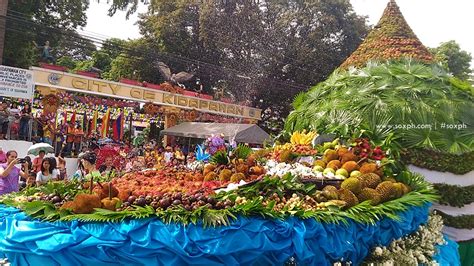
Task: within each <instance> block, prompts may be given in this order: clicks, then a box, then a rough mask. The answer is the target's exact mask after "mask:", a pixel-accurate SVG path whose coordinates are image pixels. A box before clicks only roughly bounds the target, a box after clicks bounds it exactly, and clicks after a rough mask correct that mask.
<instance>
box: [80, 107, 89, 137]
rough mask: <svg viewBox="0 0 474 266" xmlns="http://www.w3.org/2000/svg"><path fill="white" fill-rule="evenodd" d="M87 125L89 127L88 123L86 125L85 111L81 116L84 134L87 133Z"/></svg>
mask: <svg viewBox="0 0 474 266" xmlns="http://www.w3.org/2000/svg"><path fill="white" fill-rule="evenodd" d="M88 125H89V123H87V113H86V111H84V114H83V115H82V130H83V131H84V133H87V132H89V131H88V130H87V126H88Z"/></svg>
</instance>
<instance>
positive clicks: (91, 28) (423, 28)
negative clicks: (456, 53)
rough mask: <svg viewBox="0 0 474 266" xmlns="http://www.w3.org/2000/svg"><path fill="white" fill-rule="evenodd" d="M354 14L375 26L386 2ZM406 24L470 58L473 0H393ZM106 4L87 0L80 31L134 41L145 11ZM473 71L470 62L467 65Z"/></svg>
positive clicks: (362, 2) (371, 2)
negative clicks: (457, 47) (109, 11)
mask: <svg viewBox="0 0 474 266" xmlns="http://www.w3.org/2000/svg"><path fill="white" fill-rule="evenodd" d="M350 2H351V3H352V5H353V7H354V10H355V12H356V13H357V14H359V15H363V16H367V18H368V23H369V24H370V25H375V24H376V23H377V22H378V20H379V19H380V16H381V15H382V13H383V10H384V9H385V6H386V5H387V3H388V0H350ZM397 4H398V6H399V7H400V10H401V12H402V13H403V15H404V17H405V19H406V20H407V22H408V24H409V25H410V26H411V28H412V29H413V31H414V32H415V34H416V35H417V36H418V38H419V39H420V40H421V42H422V43H423V44H425V46H428V47H436V46H438V45H439V44H440V43H442V42H446V41H449V40H455V41H456V42H457V43H458V44H459V45H460V46H461V49H463V50H465V51H468V52H469V53H471V55H472V56H473V57H474V36H473V35H472V29H471V30H469V28H471V27H473V26H474V13H473V10H474V0H397ZM107 9H108V4H107V3H106V1H101V2H100V3H97V1H91V3H90V6H89V9H88V11H87V18H88V19H87V26H86V27H85V28H84V32H85V33H86V34H88V35H93V36H95V37H99V38H102V39H104V38H109V37H115V38H121V39H128V38H131V39H135V38H138V37H140V33H139V30H138V26H137V25H136V23H135V22H136V21H137V18H138V13H140V12H146V10H147V8H146V6H144V5H140V6H139V8H138V12H137V13H135V14H133V15H132V16H130V18H129V19H128V20H126V19H125V12H121V11H119V12H117V13H116V14H115V15H114V16H113V17H109V16H107ZM471 66H472V67H473V68H474V60H473V62H472V63H471Z"/></svg>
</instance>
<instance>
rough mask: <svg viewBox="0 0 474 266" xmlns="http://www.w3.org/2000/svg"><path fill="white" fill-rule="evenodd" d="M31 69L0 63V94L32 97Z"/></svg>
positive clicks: (14, 96) (32, 81)
mask: <svg viewBox="0 0 474 266" xmlns="http://www.w3.org/2000/svg"><path fill="white" fill-rule="evenodd" d="M34 91H35V84H34V80H33V71H31V70H27V69H21V68H16V67H9V66H2V65H0V96H3V97H13V98H21V99H30V100H32V99H33V95H34Z"/></svg>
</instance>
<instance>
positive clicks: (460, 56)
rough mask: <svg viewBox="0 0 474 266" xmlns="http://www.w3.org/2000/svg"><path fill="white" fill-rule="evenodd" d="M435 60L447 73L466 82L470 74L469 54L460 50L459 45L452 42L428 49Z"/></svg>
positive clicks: (470, 58) (470, 57)
mask: <svg viewBox="0 0 474 266" xmlns="http://www.w3.org/2000/svg"><path fill="white" fill-rule="evenodd" d="M430 50H431V53H433V54H434V55H435V59H436V60H437V61H438V62H440V63H441V64H442V65H443V66H445V67H446V68H447V69H448V71H449V72H451V73H452V74H453V75H454V76H455V77H457V78H459V79H461V80H467V79H468V78H469V75H471V74H472V70H471V61H472V56H471V54H470V53H468V52H466V51H464V50H461V47H459V44H458V43H457V42H456V41H454V40H451V41H448V42H444V43H441V44H440V45H439V46H438V47H436V48H432V49H430Z"/></svg>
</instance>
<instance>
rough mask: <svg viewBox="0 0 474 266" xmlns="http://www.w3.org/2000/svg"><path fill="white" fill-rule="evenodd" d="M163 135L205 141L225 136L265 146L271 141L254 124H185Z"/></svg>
mask: <svg viewBox="0 0 474 266" xmlns="http://www.w3.org/2000/svg"><path fill="white" fill-rule="evenodd" d="M160 134H161V135H170V136H177V137H187V138H198V139H205V138H208V137H211V136H212V135H220V134H223V135H224V139H226V140H230V139H232V138H233V139H234V141H235V142H238V143H251V144H263V142H264V141H265V140H267V141H269V140H270V135H268V134H267V133H266V132H265V131H263V129H261V128H260V127H259V126H257V125H254V124H227V123H198V122H185V123H181V124H179V125H176V126H174V127H170V128H167V129H165V130H162V131H161V132H160Z"/></svg>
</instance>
